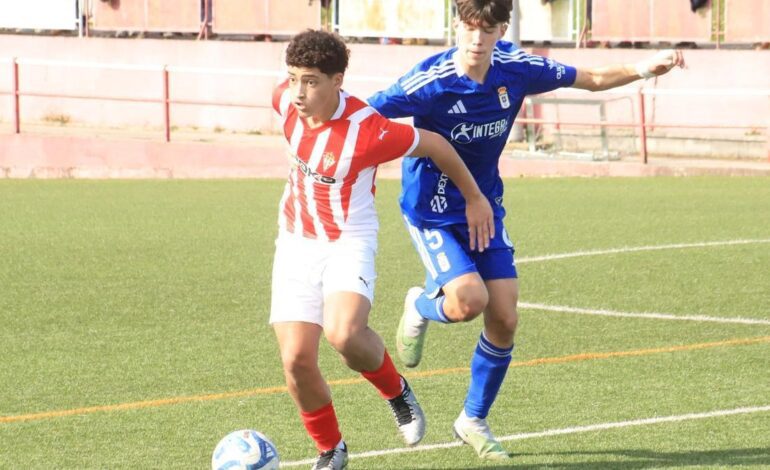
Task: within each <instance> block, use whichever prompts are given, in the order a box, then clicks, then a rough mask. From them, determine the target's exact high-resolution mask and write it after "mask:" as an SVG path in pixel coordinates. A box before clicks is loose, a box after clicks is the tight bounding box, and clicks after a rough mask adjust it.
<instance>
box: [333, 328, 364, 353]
mask: <svg viewBox="0 0 770 470" xmlns="http://www.w3.org/2000/svg"><path fill="white" fill-rule="evenodd" d="M357 334H358V331H357V330H356V329H355V328H337V329H334V330H331V331H327V332H326V339H327V341H329V344H330V345H331V346H332V347H333V348H334V349H335V350H336V351H337V352H338V353H340V354H342V355H343V356H344V355H345V354H346V353H347V352H349V351H351V350H352V349H353V347H354V345H355V338H356V336H357Z"/></svg>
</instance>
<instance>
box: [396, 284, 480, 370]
mask: <svg viewBox="0 0 770 470" xmlns="http://www.w3.org/2000/svg"><path fill="white" fill-rule="evenodd" d="M442 291H443V295H444V299H443V303H442V305H441V308H442V310H443V313H444V315H445V316H446V319H447V320H448V321H449V322H461V321H470V320H473V319H474V318H476V317H478V316H479V315H480V314H481V312H482V311H483V310H484V307H485V306H486V304H487V300H488V297H487V289H486V286H485V285H484V281H483V280H482V279H481V277H480V276H479V275H478V273H475V272H474V273H467V274H463V275H461V276H459V277H457V278H455V279H453V280H451V281H450V282H448V283H447V284H446V285H445V286H444V287H443V288H442ZM422 293H423V290H422V288H420V287H412V288H411V289H409V291H408V292H407V294H406V298H405V299H404V312H403V314H402V315H401V320H400V321H399V324H398V330H397V333H396V351H397V352H398V357H399V359H400V360H401V362H403V363H404V365H406V366H407V367H417V365H418V364H419V363H420V360H421V359H422V350H423V347H424V344H425V334H426V333H427V331H428V324H429V320H428V319H427V318H425V317H423V316H422V315H421V314H420V312H419V311H418V309H417V306H416V305H415V301H416V300H417V298H418V297H419V296H420V295H422Z"/></svg>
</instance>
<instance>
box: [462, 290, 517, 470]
mask: <svg viewBox="0 0 770 470" xmlns="http://www.w3.org/2000/svg"><path fill="white" fill-rule="evenodd" d="M486 285H487V289H488V291H489V303H488V305H487V308H486V309H485V311H484V332H483V334H482V337H481V338H480V339H479V347H477V350H476V353H475V354H474V359H473V361H472V363H471V385H470V387H469V390H468V396H467V397H466V401H465V406H464V408H463V411H462V412H461V413H460V416H459V417H458V418H457V420H456V421H455V423H454V431H455V434H456V435H457V436H458V437H460V438H461V439H462V440H463V441H464V442H466V443H468V444H470V445H471V446H472V447H473V448H474V449H475V450H476V453H477V454H478V455H479V457H481V458H485V459H493V460H501V459H508V458H510V454H509V453H508V452H506V451H505V449H504V448H503V446H502V445H501V444H500V442H499V441H498V440H497V439H496V438H495V437H494V435H493V434H492V431H491V430H490V428H489V424H488V423H487V421H486V417H487V414H488V412H489V409H490V407H491V406H492V404H493V403H494V401H495V399H496V398H497V393H498V391H499V389H500V385H501V384H502V382H503V380H504V378H505V374H506V372H507V370H508V364H509V363H510V360H511V357H510V354H511V352H512V351H513V337H514V334H515V333H516V326H517V324H518V312H517V309H516V304H517V302H518V295H519V284H518V280H517V279H515V278H509V279H495V280H491V281H487V283H486Z"/></svg>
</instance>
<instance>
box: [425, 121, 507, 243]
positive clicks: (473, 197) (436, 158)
mask: <svg viewBox="0 0 770 470" xmlns="http://www.w3.org/2000/svg"><path fill="white" fill-rule="evenodd" d="M417 132H418V133H419V135H420V141H419V143H418V144H417V146H416V147H415V149H414V151H412V154H413V155H420V156H427V157H428V158H430V159H431V160H433V162H435V163H436V166H437V167H438V168H439V170H441V171H442V172H443V173H444V174H445V175H447V177H449V179H450V180H452V182H453V183H454V184H455V186H457V188H458V189H459V190H460V192H461V193H462V195H463V197H464V198H465V217H466V219H467V221H468V231H469V232H470V233H469V238H470V248H471V250H475V249H476V248H477V247H478V250H479V251H484V249H486V248H488V247H489V240H490V239H491V238H494V236H495V221H494V214H493V212H492V206H491V205H490V204H489V201H488V200H487V198H486V196H484V194H483V193H482V192H481V189H479V186H478V185H477V184H476V180H475V179H474V178H473V175H472V174H471V172H470V171H469V170H468V167H467V166H465V163H464V162H463V161H462V159H461V158H460V155H458V154H457V151H456V150H455V149H454V147H452V146H451V145H450V144H449V142H447V141H446V139H444V138H443V137H441V136H440V135H438V134H436V133H435V132H431V131H427V130H425V129H417Z"/></svg>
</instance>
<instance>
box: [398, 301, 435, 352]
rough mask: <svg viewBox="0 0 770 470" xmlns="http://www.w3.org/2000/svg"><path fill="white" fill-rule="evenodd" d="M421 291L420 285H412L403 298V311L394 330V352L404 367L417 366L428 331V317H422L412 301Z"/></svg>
mask: <svg viewBox="0 0 770 470" xmlns="http://www.w3.org/2000/svg"><path fill="white" fill-rule="evenodd" d="M422 293H423V288H422V287H412V288H411V289H409V290H408V291H407V293H406V298H405V299H404V313H403V314H402V315H401V321H399V322H398V331H397V332H396V353H397V355H398V358H399V359H400V360H401V362H403V363H404V365H405V366H406V367H417V364H419V363H420V359H422V347H423V345H424V344H425V333H426V332H427V331H428V319H426V318H423V317H422V316H421V315H420V314H419V312H417V307H415V305H414V302H415V300H417V297H419V296H420V294H422Z"/></svg>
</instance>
